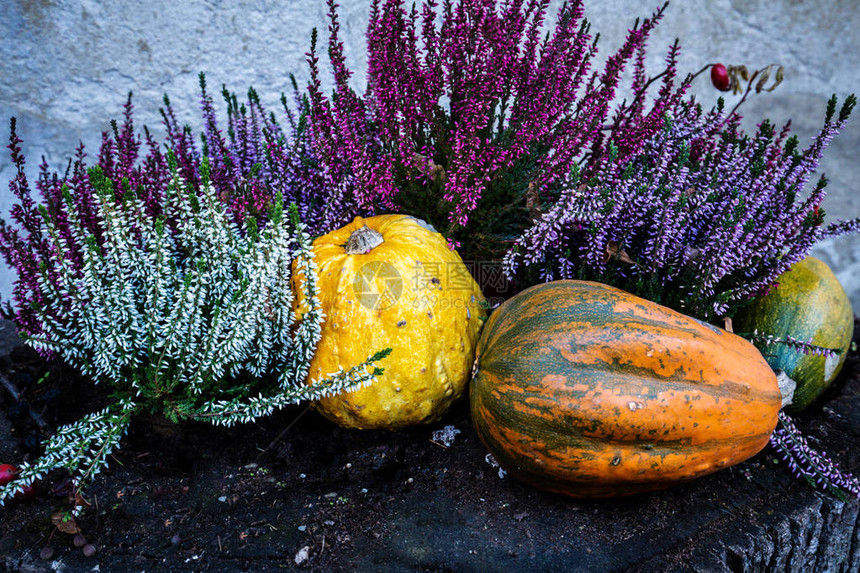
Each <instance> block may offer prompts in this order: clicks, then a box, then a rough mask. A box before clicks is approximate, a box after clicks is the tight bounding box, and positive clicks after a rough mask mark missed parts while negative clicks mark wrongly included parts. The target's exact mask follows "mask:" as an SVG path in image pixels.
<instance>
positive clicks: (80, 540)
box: [72, 533, 87, 549]
mask: <svg viewBox="0 0 860 573" xmlns="http://www.w3.org/2000/svg"><path fill="white" fill-rule="evenodd" d="M72 543H73V544H74V546H75V548H76V549H80V548H81V547H83V546H84V545H86V544H87V538H86V537H84V534H83V533H78V534H77V535H75V538H74V539H72Z"/></svg>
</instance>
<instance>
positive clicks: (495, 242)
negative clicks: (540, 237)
mask: <svg viewBox="0 0 860 573" xmlns="http://www.w3.org/2000/svg"><path fill="white" fill-rule="evenodd" d="M328 5H329V18H330V25H329V42H328V54H329V57H330V60H331V64H332V68H333V72H334V92H333V94H332V95H331V97H327V96H326V95H325V94H324V93H323V92H322V89H321V80H320V70H319V66H318V60H319V57H318V56H317V54H316V42H315V38H316V37H315V36H314V42H313V44H312V48H311V51H310V53H309V54H308V62H309V64H310V71H311V83H310V86H309V94H310V105H311V117H310V119H311V132H312V136H313V137H312V142H313V146H314V149H315V151H316V154H317V157H318V158H319V162H320V165H321V167H322V168H323V170H324V172H325V174H326V177H327V180H328V181H329V182H330V184H342V183H343V182H346V183H347V188H348V192H349V195H350V197H351V198H352V199H353V200H354V201H355V203H356V205H357V207H358V208H359V210H367V211H371V212H376V211H383V210H402V211H406V212H409V213H412V214H416V215H418V216H422V217H425V218H427V219H429V220H430V222H431V223H432V224H434V225H435V226H436V227H437V228H439V229H442V230H443V231H445V232H446V234H447V235H449V238H451V239H452V240H455V241H459V242H460V243H462V244H463V245H464V248H465V249H469V250H470V251H471V252H472V253H479V254H481V255H483V256H492V257H494V258H498V257H500V256H501V254H502V253H503V252H504V249H505V244H506V243H508V242H509V241H510V240H511V238H512V237H515V236H516V235H518V234H519V232H520V231H521V229H523V228H524V227H525V226H526V225H527V223H528V222H529V220H530V213H531V211H532V210H533V209H532V208H533V207H534V206H535V205H539V204H540V203H542V202H546V201H550V200H552V199H553V198H554V194H555V193H556V192H557V189H558V188H559V187H560V186H561V185H562V183H563V182H564V181H566V180H567V178H568V175H569V172H570V169H571V165H574V164H575V163H576V162H577V161H578V160H579V159H581V157H582V156H583V155H584V154H585V153H586V151H588V150H589V149H590V148H591V147H593V146H597V149H599V148H600V142H601V141H602V140H603V139H604V135H603V134H602V130H603V128H604V126H605V124H606V123H607V120H608V118H609V115H610V112H611V107H612V101H613V99H614V96H615V91H616V88H617V86H618V82H619V78H620V76H621V74H622V72H623V71H624V69H625V67H626V65H627V64H628V63H629V61H630V60H631V59H633V58H634V56H635V55H636V54H639V56H637V58H638V59H639V60H641V58H642V54H643V53H644V48H645V42H646V39H647V38H648V35H649V33H650V32H651V30H652V29H653V28H654V26H655V25H656V24H657V22H658V21H659V19H660V18H661V16H662V13H663V9H660V10H658V11H657V12H656V13H655V14H654V15H653V16H652V17H651V18H649V19H646V20H644V21H643V22H642V23H641V25H637V26H636V27H635V28H634V29H632V30H630V32H629V34H628V36H627V39H626V41H625V43H624V45H623V46H622V47H621V48H620V49H619V50H618V52H617V53H615V54H613V55H611V56H610V57H609V58H608V60H607V62H606V64H605V67H604V68H603V70H602V71H592V69H591V59H592V56H593V55H594V54H595V53H596V51H597V47H596V37H594V36H592V35H591V31H590V24H589V23H588V22H587V21H586V20H584V18H583V4H582V2H581V1H577V2H571V3H569V4H565V5H564V6H563V7H562V8H561V9H560V11H559V15H558V23H557V25H556V26H555V27H554V29H552V30H551V31H550V33H549V34H548V35H547V36H546V37H543V35H542V34H543V32H542V26H543V24H544V22H545V17H546V10H547V8H548V6H549V1H548V0H517V1H510V2H504V3H503V4H501V5H496V2H495V0H461V1H453V0H447V1H444V2H442V3H441V4H439V3H437V2H436V1H434V0H426V1H425V2H423V3H422V4H421V6H420V8H419V7H418V6H415V5H413V6H412V7H411V9H409V8H407V5H406V4H405V3H404V2H403V1H402V0H375V1H374V2H373V5H372V8H371V16H370V24H369V26H368V31H367V50H368V75H367V90H366V93H365V94H364V95H363V96H362V95H359V94H357V93H355V92H354V91H353V90H352V89H351V88H350V87H349V84H348V80H349V77H350V71H349V70H348V69H347V67H346V63H345V59H344V55H343V46H342V42H341V40H340V37H339V22H338V17H337V4H336V3H335V2H334V0H329V2H328ZM664 8H665V7H664ZM671 59H672V61H674V57H672V58H671ZM666 77H667V81H668V80H670V79H671V78H672V77H674V68H673V69H670V70H667V73H666ZM637 78H638V79H637V81H638V82H639V83H640V84H641V83H644V79H643V78H642V77H641V74H640V75H638V76H637ZM637 85H638V84H637ZM672 97H674V96H672ZM668 99H670V98H667V100H668ZM661 105H667V104H666V103H665V102H664V103H662V104H661ZM661 113H662V110H661V108H659V107H658V108H656V109H655V111H652V112H647V111H646V110H644V104H642V103H641V101H639V103H638V104H637V107H633V108H630V109H629V110H620V111H619V114H620V115H619V116H617V117H616V123H617V124H618V126H621V127H623V128H627V127H629V124H630V123H631V122H639V121H641V120H640V119H638V118H639V116H640V115H642V116H645V117H649V118H650V117H651V115H653V114H656V115H657V116H658V117H660V115H661ZM634 115H635V116H636V118H635V119H634V118H633V116H634ZM628 116H630V117H628ZM658 127H659V125H658Z"/></svg>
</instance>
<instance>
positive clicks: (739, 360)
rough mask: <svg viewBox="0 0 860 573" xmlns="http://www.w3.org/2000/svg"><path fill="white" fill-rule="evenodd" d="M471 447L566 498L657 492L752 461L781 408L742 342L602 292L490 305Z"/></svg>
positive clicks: (559, 293)
mask: <svg viewBox="0 0 860 573" xmlns="http://www.w3.org/2000/svg"><path fill="white" fill-rule="evenodd" d="M470 393H471V397H470V402H471V411H472V420H473V423H474V425H475V428H476V429H477V433H478V435H479V436H480V437H481V439H482V440H483V441H484V444H485V445H486V446H487V448H489V450H490V452H492V454H493V456H495V458H496V459H497V460H498V462H499V464H500V465H501V467H502V468H504V469H505V470H506V471H508V472H509V473H510V474H511V475H512V476H514V477H516V478H518V479H520V480H522V481H524V482H526V483H529V484H531V485H533V486H535V487H538V488H540V489H544V490H548V491H551V492H555V493H559V494H563V495H566V496H571V497H611V496H619V495H628V494H634V493H638V492H643V491H650V490H656V489H662V488H665V487H668V486H671V485H673V484H677V483H680V482H684V481H687V480H690V479H693V478H696V477H699V476H703V475H706V474H709V473H711V472H714V471H716V470H718V469H720V468H725V467H728V466H731V465H733V464H736V463H738V462H741V461H743V460H745V459H747V458H749V457H750V456H752V455H754V454H756V453H757V452H758V451H760V450H761V449H762V448H763V447H764V446H765V445H766V444H767V442H768V438H769V437H770V435H771V433H772V432H773V430H774V428H775V426H776V422H777V414H778V412H779V409H780V405H781V395H780V391H779V387H778V385H777V380H776V376H775V375H774V373H773V371H772V370H771V368H770V367H769V366H768V364H767V362H765V361H764V359H763V358H762V356H761V354H760V353H759V352H758V350H756V348H755V347H754V346H753V345H752V344H750V343H749V342H747V341H746V340H744V339H742V338H740V337H738V336H735V335H733V334H730V333H728V332H726V331H723V330H720V329H718V328H716V327H714V326H711V325H707V324H704V323H702V322H699V321H697V320H695V319H693V318H690V317H688V316H685V315H683V314H680V313H677V312H675V311H673V310H671V309H668V308H666V307H663V306H660V305H657V304H654V303H652V302H650V301H647V300H645V299H642V298H639V297H636V296H633V295H631V294H629V293H627V292H624V291H622V290H619V289H616V288H613V287H610V286H607V285H604V284H599V283H591V282H581V281H555V282H551V283H546V284H542V285H538V286H535V287H532V288H529V289H527V290H525V291H523V292H521V293H520V294H518V295H517V296H515V297H513V298H511V299H509V300H508V301H506V302H505V303H504V304H503V305H502V306H500V307H499V308H498V309H497V310H496V311H495V312H493V314H492V315H491V316H490V318H489V320H488V321H487V324H486V326H485V327H484V332H483V333H482V336H481V340H480V342H479V344H478V349H477V354H476V372H475V375H474V377H473V378H472V383H471V390H470Z"/></svg>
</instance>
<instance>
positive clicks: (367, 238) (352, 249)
mask: <svg viewBox="0 0 860 573" xmlns="http://www.w3.org/2000/svg"><path fill="white" fill-rule="evenodd" d="M384 242H385V240H384V239H383V238H382V233H380V232H379V231H375V230H373V229H371V228H370V227H361V228H360V229H356V230H355V231H353V232H352V234H351V235H350V236H349V239H348V240H347V242H346V254H347V255H363V254H365V253H369V252H370V251H372V250H373V249H375V248H376V247H378V246H379V245H381V244H382V243H384Z"/></svg>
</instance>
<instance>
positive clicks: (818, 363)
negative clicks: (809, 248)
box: [734, 257, 854, 411]
mask: <svg viewBox="0 0 860 573" xmlns="http://www.w3.org/2000/svg"><path fill="white" fill-rule="evenodd" d="M777 282H778V283H779V286H778V287H777V288H774V289H772V290H771V291H770V292H769V293H768V294H767V295H765V296H763V297H761V298H759V299H757V300H756V301H754V302H753V303H752V304H751V305H750V306H748V307H746V308H744V309H742V310H741V311H740V312H739V313H738V314H737V315H736V316H735V318H734V329H735V331H736V332H740V333H751V332H753V331H754V330H758V332H759V334H762V335H772V336H775V337H777V338H782V339H784V338H786V337H787V336H792V337H794V338H796V339H798V340H802V341H808V340H809V339H810V338H811V339H812V344H814V345H816V346H823V347H825V348H833V349H836V350H839V354H837V355H835V356H829V357H827V356H816V355H813V354H811V353H810V354H804V353H803V352H798V351H797V350H796V349H794V348H792V347H790V346H788V345H785V344H771V345H767V346H765V345H764V344H758V347H759V350H761V352H762V354H763V355H764V357H765V359H766V360H767V362H768V364H770V366H771V367H772V368H773V369H774V370H777V369H781V370H784V371H785V373H786V374H788V376H789V377H790V378H791V379H793V380H794V381H795V382H797V389H796V390H795V392H794V398H793V401H792V405H791V406H790V407H789V409H790V410H794V411H799V410H803V409H804V408H806V407H807V406H809V404H811V403H812V401H813V400H815V399H816V398H817V397H818V396H820V395H821V393H822V392H824V391H825V390H826V389H827V388H828V387H829V386H830V384H831V383H832V382H833V380H835V379H836V376H837V375H838V374H839V371H840V370H841V369H842V365H843V364H844V363H845V356H846V355H847V354H848V348H849V346H850V345H851V336H852V334H853V332H854V311H853V310H852V308H851V302H850V301H849V300H848V295H847V294H846V293H845V289H844V288H842V285H841V284H839V280H838V279H837V278H836V275H834V274H833V271H831V270H830V267H828V266H827V264H825V263H824V262H823V261H821V260H820V259H816V258H815V257H807V258H805V259H804V260H802V261H800V262H798V263H796V264H795V265H794V266H792V267H791V268H790V269H789V270H788V271H787V272H785V273H784V274H782V275H780V277H779V278H778V279H777Z"/></svg>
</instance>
